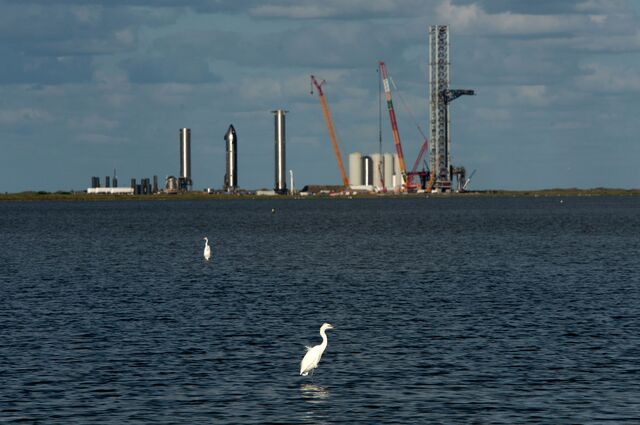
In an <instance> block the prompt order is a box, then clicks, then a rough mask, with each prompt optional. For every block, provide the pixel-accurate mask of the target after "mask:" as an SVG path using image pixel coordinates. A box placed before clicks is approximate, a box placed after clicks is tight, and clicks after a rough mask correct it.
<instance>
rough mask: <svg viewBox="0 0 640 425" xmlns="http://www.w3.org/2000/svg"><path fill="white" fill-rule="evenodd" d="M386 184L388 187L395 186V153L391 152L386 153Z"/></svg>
mask: <svg viewBox="0 0 640 425" xmlns="http://www.w3.org/2000/svg"><path fill="white" fill-rule="evenodd" d="M383 159H384V186H385V187H386V188H387V189H391V188H392V187H393V155H391V154H390V153H385V154H384V157H383Z"/></svg>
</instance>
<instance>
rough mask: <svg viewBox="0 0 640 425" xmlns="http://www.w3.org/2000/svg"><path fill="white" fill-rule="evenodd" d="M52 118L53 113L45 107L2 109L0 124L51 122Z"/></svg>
mask: <svg viewBox="0 0 640 425" xmlns="http://www.w3.org/2000/svg"><path fill="white" fill-rule="evenodd" d="M52 119H53V117H52V116H51V114H50V113H49V112H48V111H46V110H43V109H37V108H18V109H0V124H5V125H22V124H38V123H43V122H50V121H51V120H52Z"/></svg>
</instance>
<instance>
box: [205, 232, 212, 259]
mask: <svg viewBox="0 0 640 425" xmlns="http://www.w3.org/2000/svg"><path fill="white" fill-rule="evenodd" d="M203 239H204V259H205V260H208V259H209V258H211V247H210V246H209V238H207V237H206V236H205V237H204V238H203Z"/></svg>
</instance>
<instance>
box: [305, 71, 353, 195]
mask: <svg viewBox="0 0 640 425" xmlns="http://www.w3.org/2000/svg"><path fill="white" fill-rule="evenodd" d="M324 83H325V81H324V80H322V81H321V82H319V83H318V81H317V80H316V77H314V76H313V75H312V76H311V94H313V87H315V88H316V90H317V91H318V97H319V98H320V105H321V106H322V113H323V115H324V119H325V121H326V123H327V129H328V130H329V137H330V138H331V146H333V152H334V154H335V155H336V160H337V161H338V168H339V169H340V176H341V177H342V184H343V186H344V190H349V179H348V178H347V173H346V172H345V170H344V164H343V162H342V154H341V153H340V148H339V147H338V139H337V137H336V131H335V129H334V128H333V120H332V119H331V114H330V113H329V106H328V105H327V99H326V98H325V96H324V92H323V91H322V85H323V84H324Z"/></svg>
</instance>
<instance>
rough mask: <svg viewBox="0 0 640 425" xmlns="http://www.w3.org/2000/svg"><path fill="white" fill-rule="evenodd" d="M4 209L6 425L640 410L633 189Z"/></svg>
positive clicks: (0, 304)
mask: <svg viewBox="0 0 640 425" xmlns="http://www.w3.org/2000/svg"><path fill="white" fill-rule="evenodd" d="M273 207H275V208H276V213H275V214H272V213H271V208H273ZM0 214H1V217H2V220H1V221H0V242H1V246H2V249H1V251H0V297H1V298H0V324H1V326H0V422H8V423H12V422H24V423H64V424H87V423H108V424H121V423H153V424H165V423H166V424H169V423H175V424H186V423H256V424H257V423H314V424H323V423H346V424H354V423H363V424H370V423H416V422H419V423H420V422H421V423H505V424H513V423H541V422H542V423H603V422H607V421H610V422H613V423H625V422H626V423H639V422H640V336H639V332H640V271H639V267H638V263H639V260H638V259H639V258H640V236H639V235H640V199H638V198H566V199H564V202H563V203H560V200H559V198H507V199H433V198H431V199H397V200H298V201H293V200H290V201H285V200H262V201H249V200H247V201H200V202H104V203H103V202H94V203H71V202H69V203H54V202H49V203H1V204H0ZM205 235H206V236H209V238H210V239H212V241H213V247H214V257H213V259H212V260H211V261H209V262H206V261H204V259H203V258H202V250H203V244H204V241H203V240H202V237H203V236H205ZM323 322H330V323H331V324H333V325H334V326H335V329H334V330H331V331H329V333H328V336H329V345H328V348H327V350H326V352H325V354H324V357H323V358H322V361H321V362H320V366H319V368H318V369H317V371H316V372H315V374H314V376H313V379H310V378H309V377H300V376H298V369H299V362H300V360H301V358H302V356H303V355H304V346H305V345H315V344H318V343H319V342H320V336H319V334H318V330H319V327H320V325H321V324H322V323H323Z"/></svg>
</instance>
